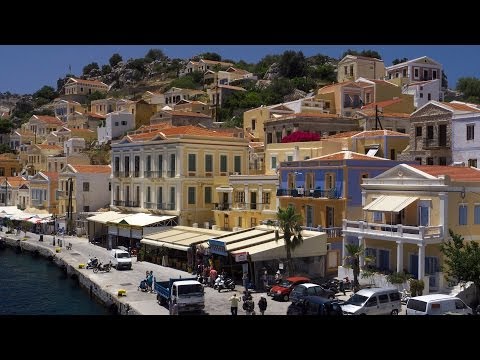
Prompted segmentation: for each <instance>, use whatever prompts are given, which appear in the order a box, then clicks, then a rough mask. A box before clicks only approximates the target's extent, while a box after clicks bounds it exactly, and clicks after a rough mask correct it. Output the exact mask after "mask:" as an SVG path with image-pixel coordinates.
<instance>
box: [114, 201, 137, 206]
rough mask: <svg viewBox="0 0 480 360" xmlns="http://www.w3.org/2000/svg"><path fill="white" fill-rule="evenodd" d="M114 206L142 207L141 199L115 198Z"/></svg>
mask: <svg viewBox="0 0 480 360" xmlns="http://www.w3.org/2000/svg"><path fill="white" fill-rule="evenodd" d="M113 205H114V206H126V207H140V202H139V201H124V200H113Z"/></svg>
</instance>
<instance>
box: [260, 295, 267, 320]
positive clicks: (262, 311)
mask: <svg viewBox="0 0 480 360" xmlns="http://www.w3.org/2000/svg"><path fill="white" fill-rule="evenodd" d="M258 309H259V310H260V314H262V315H265V310H267V299H266V298H265V296H263V295H262V296H260V300H258Z"/></svg>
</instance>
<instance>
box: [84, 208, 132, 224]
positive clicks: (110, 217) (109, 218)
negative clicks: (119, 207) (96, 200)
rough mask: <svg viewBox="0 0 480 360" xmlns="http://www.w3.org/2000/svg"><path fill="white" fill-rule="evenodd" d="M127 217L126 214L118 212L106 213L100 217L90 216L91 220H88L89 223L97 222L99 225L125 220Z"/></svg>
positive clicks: (99, 215)
mask: <svg viewBox="0 0 480 360" xmlns="http://www.w3.org/2000/svg"><path fill="white" fill-rule="evenodd" d="M126 216H127V215H126V214H121V213H119V212H116V211H106V212H104V213H101V214H98V215H94V216H90V217H89V218H87V220H88V221H95V222H98V223H101V224H106V223H107V222H109V221H112V220H115V219H123V218H124V217H126Z"/></svg>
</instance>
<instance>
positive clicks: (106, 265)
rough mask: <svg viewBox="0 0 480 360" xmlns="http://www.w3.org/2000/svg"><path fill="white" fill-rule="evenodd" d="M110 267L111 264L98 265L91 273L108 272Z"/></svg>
mask: <svg viewBox="0 0 480 360" xmlns="http://www.w3.org/2000/svg"><path fill="white" fill-rule="evenodd" d="M111 267H112V263H111V262H109V263H108V264H105V265H103V264H102V263H99V264H98V266H97V267H94V268H93V272H94V273H97V272H99V271H105V272H110V268H111Z"/></svg>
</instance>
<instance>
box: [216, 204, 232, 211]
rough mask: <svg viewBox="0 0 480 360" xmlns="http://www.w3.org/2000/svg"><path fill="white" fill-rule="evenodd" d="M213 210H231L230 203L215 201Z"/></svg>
mask: <svg viewBox="0 0 480 360" xmlns="http://www.w3.org/2000/svg"><path fill="white" fill-rule="evenodd" d="M214 205H215V207H214V210H223V211H225V210H231V209H232V204H229V203H215V204H214Z"/></svg>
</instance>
